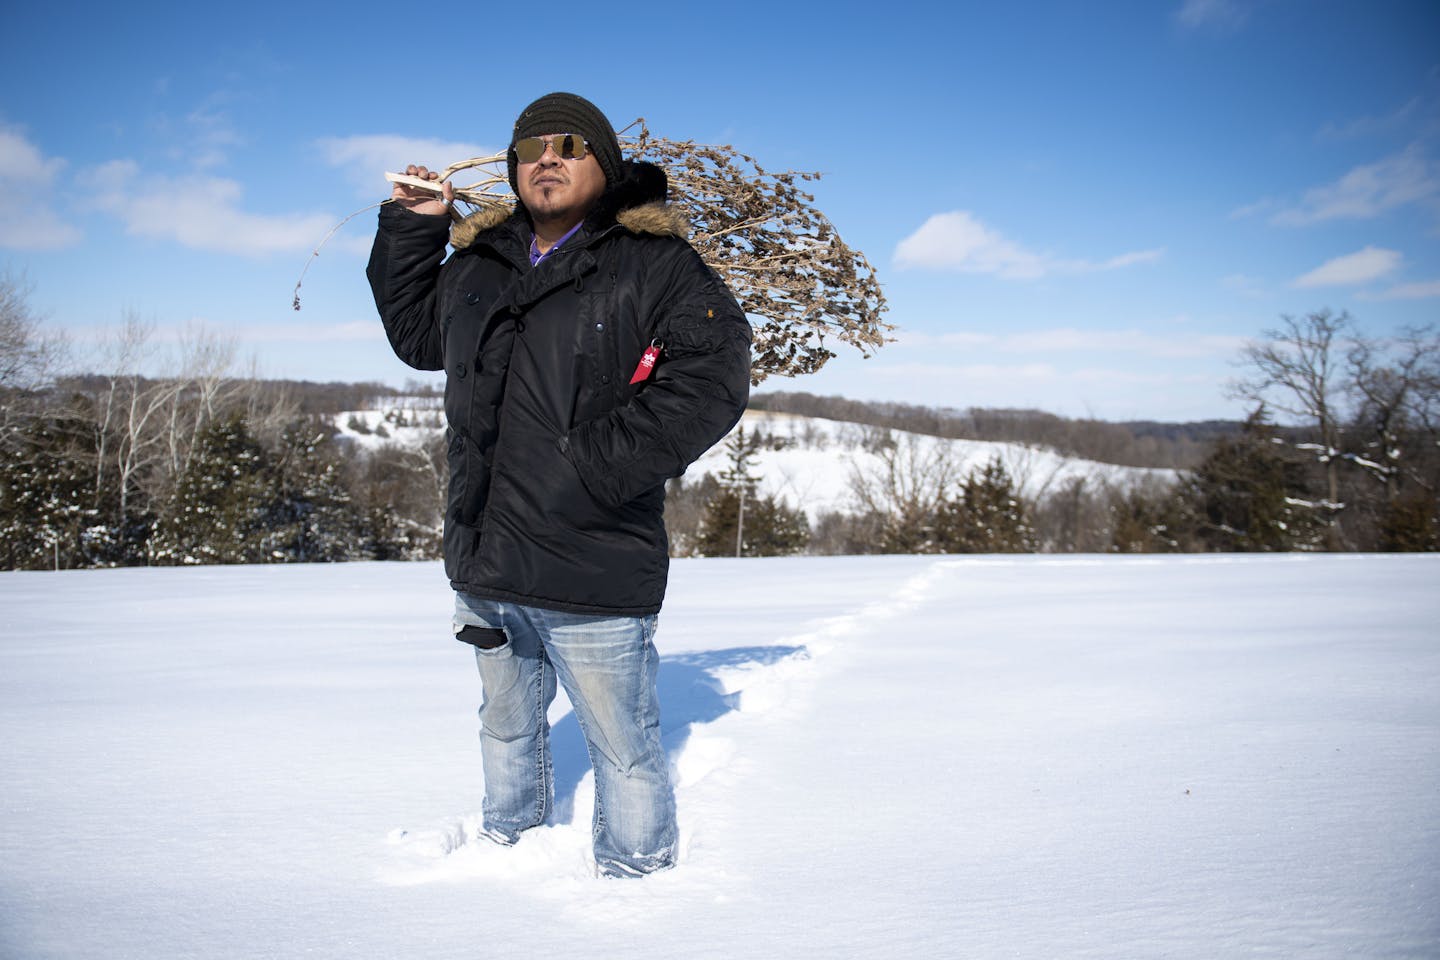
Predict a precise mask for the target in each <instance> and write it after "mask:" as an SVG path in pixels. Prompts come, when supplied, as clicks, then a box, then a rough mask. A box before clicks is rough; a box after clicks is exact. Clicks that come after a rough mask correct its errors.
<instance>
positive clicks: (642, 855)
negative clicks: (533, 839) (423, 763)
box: [455, 592, 676, 876]
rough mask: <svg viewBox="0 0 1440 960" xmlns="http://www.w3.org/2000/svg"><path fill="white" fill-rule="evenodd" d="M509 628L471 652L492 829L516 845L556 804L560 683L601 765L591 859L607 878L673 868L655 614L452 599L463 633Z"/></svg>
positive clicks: (671, 800) (487, 822)
mask: <svg viewBox="0 0 1440 960" xmlns="http://www.w3.org/2000/svg"><path fill="white" fill-rule="evenodd" d="M465 627H481V628H488V629H490V630H500V631H503V632H504V637H503V639H502V638H500V637H498V636H494V639H493V640H492V641H490V642H493V643H498V644H499V645H498V646H480V645H477V646H476V648H475V658H476V660H477V662H478V663H479V665H480V681H481V687H482V692H483V694H484V699H483V702H482V705H481V707H480V747H481V750H480V754H481V759H482V761H483V763H484V769H485V802H484V806H483V812H484V828H485V831H486V833H487V834H489V836H490V837H491V839H494V840H497V841H499V842H501V843H514V842H515V841H516V840H517V839H519V836H520V832H521V831H522V830H526V829H528V828H530V827H534V826H538V825H540V824H541V823H543V822H544V821H545V818H546V816H547V815H548V813H549V811H550V808H551V806H552V805H553V803H554V798H555V784H554V773H553V768H552V765H551V759H550V723H549V720H548V719H547V717H546V712H547V711H548V709H549V707H550V703H551V701H552V700H554V699H555V689H556V687H555V685H556V680H557V678H558V680H559V682H560V683H561V684H563V685H564V687H565V693H566V695H567V696H568V697H569V698H570V703H571V705H572V706H573V707H574V708H575V717H576V719H577V720H579V722H580V729H581V731H582V732H583V733H584V735H585V744H586V748H587V749H588V750H589V753H590V765H591V766H592V767H593V768H594V770H595V815H594V821H593V827H592V833H593V837H594V852H595V863H596V865H597V866H598V867H599V870H600V872H601V874H603V875H607V876H637V875H642V874H647V873H653V872H655V871H656V870H663V869H665V868H666V867H670V866H673V865H674V863H675V847H676V827H675V795H674V792H673V791H672V790H671V787H670V776H669V761H668V759H667V758H666V756H665V751H664V749H663V748H662V747H661V745H660V704H659V698H658V697H657V696H656V693H655V677H656V672H657V670H658V667H659V663H660V658H659V655H658V654H657V653H656V652H655V645H654V643H653V642H652V640H653V638H654V636H655V617H654V616H648V617H609V616H593V615H588V614H578V613H561V612H559V611H555V610H542V609H539V608H537V607H527V606H521V605H519V604H514V603H501V602H499V601H494V600H484V599H481V598H479V597H473V596H470V595H469V594H465V593H458V592H457V593H456V594H455V632H456V634H457V635H459V634H460V632H461V630H462V629H464V628H465Z"/></svg>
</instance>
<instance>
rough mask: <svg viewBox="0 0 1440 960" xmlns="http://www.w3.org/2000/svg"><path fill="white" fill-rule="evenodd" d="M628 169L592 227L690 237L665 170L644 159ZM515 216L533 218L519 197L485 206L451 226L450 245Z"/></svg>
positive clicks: (590, 220) (593, 216)
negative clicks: (668, 195)
mask: <svg viewBox="0 0 1440 960" xmlns="http://www.w3.org/2000/svg"><path fill="white" fill-rule="evenodd" d="M624 171H625V178H624V179H623V180H621V181H620V182H619V183H616V184H612V185H610V186H609V187H607V188H606V190H605V193H604V194H602V195H601V197H600V200H599V202H598V203H596V205H595V209H594V210H592V211H591V212H590V215H589V216H588V217H586V218H585V220H586V223H587V224H588V226H589V227H590V230H591V231H592V232H594V231H598V230H600V229H603V228H604V227H607V226H609V225H610V224H612V223H618V224H619V225H620V226H622V227H624V228H625V229H626V230H629V231H630V232H631V233H643V234H652V235H654V236H661V237H680V238H681V239H685V238H686V237H688V236H689V234H690V221H689V218H688V217H686V215H685V212H684V211H683V210H681V209H679V208H677V207H672V206H671V205H670V204H669V203H667V202H666V199H665V196H666V192H667V190H668V186H669V181H668V178H667V177H666V176H665V171H664V170H662V169H661V168H660V167H658V166H656V165H655V164H653V163H646V162H645V161H643V160H627V161H625V163H624ZM512 219H514V220H518V221H521V222H527V221H528V220H529V214H527V213H526V212H525V208H524V207H523V206H522V205H521V204H520V203H519V201H518V200H517V201H516V203H515V206H514V207H513V208H512V207H510V206H507V205H502V204H498V203H497V204H495V205H493V206H488V207H483V208H482V209H480V210H477V211H476V212H475V213H472V214H470V215H469V216H468V217H466V218H465V219H464V220H461V221H460V222H459V223H457V224H455V225H454V226H453V227H451V228H450V245H451V246H452V247H454V248H455V249H456V250H463V249H465V248H466V247H469V246H471V245H472V244H474V243H475V241H476V240H477V239H478V238H479V236H480V234H482V233H484V232H485V231H487V230H493V229H494V228H496V227H499V226H500V225H501V224H504V223H506V222H507V221H509V220H512Z"/></svg>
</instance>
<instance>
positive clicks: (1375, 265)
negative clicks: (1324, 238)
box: [1294, 247, 1404, 287]
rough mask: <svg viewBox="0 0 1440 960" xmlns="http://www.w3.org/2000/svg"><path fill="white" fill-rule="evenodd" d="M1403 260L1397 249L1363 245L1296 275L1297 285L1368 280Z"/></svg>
mask: <svg viewBox="0 0 1440 960" xmlns="http://www.w3.org/2000/svg"><path fill="white" fill-rule="evenodd" d="M1403 260H1404V257H1402V256H1401V255H1400V251H1398V250H1385V249H1383V248H1381V247H1366V248H1365V249H1363V250H1357V251H1355V252H1354V253H1347V254H1345V255H1344V256H1343V257H1336V258H1334V259H1333V260H1326V261H1325V262H1324V263H1322V264H1320V266H1318V267H1316V268H1315V269H1314V270H1311V271H1310V272H1309V273H1307V274H1305V275H1303V276H1300V277H1297V278H1296V279H1295V284H1294V285H1295V286H1297V287H1337V286H1350V285H1354V284H1360V283H1369V282H1370V281H1371V280H1375V279H1378V278H1380V277H1383V276H1385V275H1386V274H1387V273H1392V272H1394V271H1395V270H1396V269H1397V268H1398V267H1399V266H1400V264H1401V262H1402V261H1403Z"/></svg>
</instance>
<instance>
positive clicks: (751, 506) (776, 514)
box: [699, 426, 810, 557]
mask: <svg viewBox="0 0 1440 960" xmlns="http://www.w3.org/2000/svg"><path fill="white" fill-rule="evenodd" d="M764 444H765V438H764V436H763V435H762V434H757V435H755V436H752V437H748V438H747V437H746V436H745V428H744V427H743V426H742V427H740V428H739V429H738V430H736V431H735V432H734V433H732V434H731V435H730V437H729V439H728V440H726V441H725V451H726V453H727V454H728V455H729V457H730V463H729V466H728V467H727V468H726V469H725V470H724V471H723V472H722V473H721V474H720V490H719V492H718V493H717V494H716V495H715V496H714V497H712V498H711V499H710V502H709V503H707V504H706V506H705V515H704V518H703V519H702V521H701V529H700V536H699V550H700V554H701V556H706V557H776V556H785V555H788V554H793V553H799V552H800V551H801V550H803V549H804V548H805V544H806V543H807V542H808V541H809V539H810V524H809V521H808V520H807V519H806V518H805V514H804V513H803V512H802V511H800V510H795V509H792V508H790V507H787V506H786V505H785V504H783V503H781V502H778V501H777V500H776V499H775V498H774V497H770V496H764V497H762V496H760V495H759V494H758V493H757V489H758V487H759V483H760V478H759V477H757V476H755V475H754V474H753V473H751V471H752V470H753V469H754V467H755V463H756V461H755V454H756V452H757V451H758V450H759V449H760V448H761V447H762V446H763V445H764Z"/></svg>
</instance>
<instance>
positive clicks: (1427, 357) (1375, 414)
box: [1348, 327, 1440, 503]
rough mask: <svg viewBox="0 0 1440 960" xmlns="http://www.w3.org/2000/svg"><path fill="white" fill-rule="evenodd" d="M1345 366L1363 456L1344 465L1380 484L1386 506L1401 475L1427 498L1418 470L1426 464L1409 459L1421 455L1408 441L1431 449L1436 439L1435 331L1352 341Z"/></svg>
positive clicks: (1438, 347) (1439, 405) (1439, 382)
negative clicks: (1363, 436)
mask: <svg viewBox="0 0 1440 960" xmlns="http://www.w3.org/2000/svg"><path fill="white" fill-rule="evenodd" d="M1387 347H1388V348H1389V350H1388V354H1389V355H1388V356H1387V350H1386V348H1387ZM1348 360H1349V370H1350V379H1349V386H1350V389H1351V391H1352V392H1353V394H1354V395H1355V398H1356V414H1355V420H1356V426H1357V428H1359V429H1360V430H1361V431H1363V432H1364V434H1366V435H1367V436H1368V439H1367V441H1366V448H1367V452H1368V455H1352V456H1351V457H1350V459H1351V460H1352V462H1354V463H1355V464H1356V465H1357V466H1360V467H1361V468H1363V469H1365V470H1366V471H1368V472H1369V473H1370V474H1371V475H1372V476H1374V477H1375V478H1376V479H1378V480H1379V481H1381V482H1382V483H1384V484H1385V496H1386V500H1387V501H1389V502H1391V503H1393V502H1394V501H1395V499H1396V498H1397V497H1398V496H1399V495H1400V481H1401V479H1402V476H1404V475H1405V474H1406V473H1407V472H1408V479H1410V480H1411V481H1414V482H1416V483H1418V484H1420V485H1421V486H1422V487H1425V488H1426V489H1431V490H1432V492H1433V485H1432V483H1431V482H1430V479H1429V477H1428V476H1427V475H1426V474H1425V472H1424V471H1423V467H1422V465H1423V463H1424V462H1425V460H1426V459H1428V458H1426V457H1423V456H1419V457H1417V456H1415V454H1417V453H1420V452H1422V451H1419V450H1417V449H1415V444H1414V443H1413V441H1414V440H1417V439H1423V441H1428V443H1426V444H1425V446H1427V447H1430V448H1433V447H1434V446H1435V440H1436V439H1437V438H1440V433H1437V427H1440V423H1437V418H1440V337H1437V336H1436V334H1435V329H1434V328H1433V327H1418V328H1411V329H1408V330H1406V331H1405V332H1404V333H1403V334H1402V335H1401V336H1400V337H1399V338H1397V339H1396V340H1394V341H1393V342H1391V343H1389V344H1380V343H1377V342H1376V341H1375V340H1373V339H1370V338H1356V340H1355V343H1354V345H1353V346H1352V347H1351V349H1350V353H1349V356H1348ZM1417 435H1418V436H1417Z"/></svg>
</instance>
